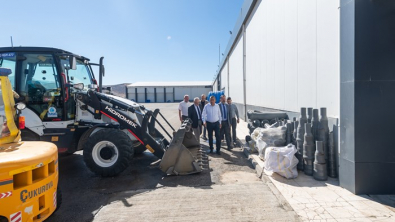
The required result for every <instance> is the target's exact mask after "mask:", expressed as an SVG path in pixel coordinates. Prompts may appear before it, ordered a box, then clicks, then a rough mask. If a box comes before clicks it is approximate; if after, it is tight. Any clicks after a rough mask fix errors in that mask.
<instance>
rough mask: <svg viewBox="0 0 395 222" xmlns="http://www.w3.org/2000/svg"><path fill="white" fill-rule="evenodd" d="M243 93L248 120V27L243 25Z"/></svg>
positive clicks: (245, 116) (245, 114)
mask: <svg viewBox="0 0 395 222" xmlns="http://www.w3.org/2000/svg"><path fill="white" fill-rule="evenodd" d="M242 36H243V92H244V118H245V120H247V95H246V91H247V90H246V75H247V73H246V70H247V69H246V68H247V67H246V65H247V64H246V27H245V24H243V35H242Z"/></svg>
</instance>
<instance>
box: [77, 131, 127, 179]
mask: <svg viewBox="0 0 395 222" xmlns="http://www.w3.org/2000/svg"><path fill="white" fill-rule="evenodd" d="M83 155H84V161H85V164H86V165H87V166H88V168H89V169H90V170H91V171H92V172H94V173H95V174H98V175H101V176H102V177H112V176H116V175H118V174H120V173H121V172H122V171H124V170H125V169H126V168H127V167H128V166H129V161H130V160H131V159H132V158H133V144H132V141H131V140H130V139H129V137H128V135H126V134H125V133H124V132H122V131H121V130H117V129H103V130H100V131H99V132H97V133H95V134H93V135H92V136H91V137H89V138H88V140H87V142H86V143H85V145H84V152H83Z"/></svg>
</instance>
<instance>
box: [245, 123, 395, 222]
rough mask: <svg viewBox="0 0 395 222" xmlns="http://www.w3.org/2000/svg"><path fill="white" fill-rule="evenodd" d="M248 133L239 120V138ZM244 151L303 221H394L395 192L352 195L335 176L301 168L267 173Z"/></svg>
mask: <svg viewBox="0 0 395 222" xmlns="http://www.w3.org/2000/svg"><path fill="white" fill-rule="evenodd" d="M247 134H248V129H247V127H246V124H245V123H244V122H242V121H241V123H240V124H239V127H238V135H239V138H242V137H243V135H247ZM244 151H245V154H247V155H248V157H249V159H250V160H251V162H252V163H253V165H254V166H255V169H256V171H257V174H258V175H261V178H262V180H263V181H264V182H266V183H268V184H272V185H273V186H275V187H276V188H277V190H278V191H279V192H280V194H281V196H282V197H284V198H285V200H286V201H287V203H289V205H290V206H291V208H292V209H294V210H295V212H296V213H297V214H298V216H299V218H300V220H302V221H327V222H333V221H388V222H390V221H391V222H393V221H395V208H394V207H395V195H354V194H353V193H351V192H349V191H348V190H346V189H344V188H342V187H340V186H339V180H338V179H336V178H328V180H327V181H317V180H315V179H314V178H313V177H311V176H307V175H305V174H304V173H303V172H302V171H299V175H298V177H297V178H295V179H285V178H284V177H281V176H279V175H278V174H273V175H272V176H267V175H266V174H265V173H264V172H263V164H264V162H263V161H262V160H261V159H260V158H259V157H258V155H256V154H250V153H249V152H246V151H247V150H244Z"/></svg>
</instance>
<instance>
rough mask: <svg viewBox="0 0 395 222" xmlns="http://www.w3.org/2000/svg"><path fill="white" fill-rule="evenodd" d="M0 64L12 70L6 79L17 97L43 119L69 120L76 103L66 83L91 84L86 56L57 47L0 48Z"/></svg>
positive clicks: (92, 77) (90, 70)
mask: <svg viewBox="0 0 395 222" xmlns="http://www.w3.org/2000/svg"><path fill="white" fill-rule="evenodd" d="M71 61H74V62H71ZM72 63H74V64H72ZM71 66H74V67H71ZM0 67H2V68H8V69H10V70H11V71H12V73H13V74H11V75H10V76H9V79H10V81H11V84H12V86H13V89H14V90H15V91H16V92H18V93H19V95H20V96H21V99H20V101H22V102H24V103H26V105H27V107H28V108H29V109H30V110H32V111H33V112H34V113H35V114H36V115H38V116H39V118H40V119H41V121H43V122H48V121H50V122H57V121H69V120H73V119H74V116H75V109H76V107H75V102H74V100H73V99H71V96H72V93H73V91H72V89H70V87H68V86H67V85H68V84H75V83H83V84H84V86H86V87H85V88H86V89H87V87H88V86H89V85H92V84H95V80H94V76H93V72H92V69H91V67H90V65H89V59H87V58H84V57H82V56H78V55H75V54H72V53H70V52H67V51H63V50H60V49H54V48H41V47H16V48H0Z"/></svg>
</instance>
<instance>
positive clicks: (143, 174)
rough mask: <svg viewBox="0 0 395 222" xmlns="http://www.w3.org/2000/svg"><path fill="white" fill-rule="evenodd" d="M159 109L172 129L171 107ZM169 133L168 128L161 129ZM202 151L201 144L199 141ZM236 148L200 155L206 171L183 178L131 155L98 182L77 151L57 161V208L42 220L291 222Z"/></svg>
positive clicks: (287, 212) (280, 202)
mask: <svg viewBox="0 0 395 222" xmlns="http://www.w3.org/2000/svg"><path fill="white" fill-rule="evenodd" d="M146 106H147V107H160V108H161V110H162V112H163V114H164V115H165V116H166V117H167V118H168V120H169V122H171V123H172V124H173V125H174V127H176V128H178V127H179V125H180V123H179V122H178V114H177V111H176V109H177V104H147V105H146ZM167 128H168V129H169V127H167ZM203 145H205V146H204V148H205V149H207V148H208V147H207V144H205V143H203ZM243 155H244V154H243V152H242V149H241V148H235V149H234V150H232V151H227V150H225V149H223V152H222V155H220V156H218V155H215V154H214V155H211V154H210V155H208V156H205V157H204V158H206V160H208V163H209V165H208V167H207V170H205V171H203V172H202V173H200V174H196V175H189V176H165V175H164V174H163V173H162V172H161V171H160V170H159V169H158V168H157V167H156V166H150V163H152V162H154V161H156V160H157V158H156V157H155V156H153V155H151V154H150V153H144V154H142V155H140V156H136V157H135V158H134V159H133V161H132V162H131V164H132V165H131V166H130V167H129V168H128V169H127V170H126V171H125V172H123V173H122V174H121V175H119V176H117V177H114V178H100V177H97V176H95V175H94V174H92V173H91V172H90V171H89V170H88V169H87V168H86V167H85V165H84V163H83V160H82V156H81V152H77V153H76V154H74V155H70V156H64V157H61V158H60V161H59V167H60V186H61V188H62V191H63V205H62V207H61V208H60V209H59V210H58V211H57V212H56V213H55V214H54V215H53V216H52V217H51V218H49V219H48V221H265V220H266V221H295V220H298V218H297V216H296V214H295V212H294V211H293V210H292V209H291V208H290V207H289V205H288V204H287V203H286V202H285V201H284V198H283V197H282V196H281V195H279V192H278V191H277V190H276V188H275V187H274V186H270V184H269V183H262V181H261V180H260V179H259V178H258V177H256V173H255V170H254V169H253V166H252V164H251V163H250V162H249V161H248V160H247V159H246V158H245V157H244V156H243Z"/></svg>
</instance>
